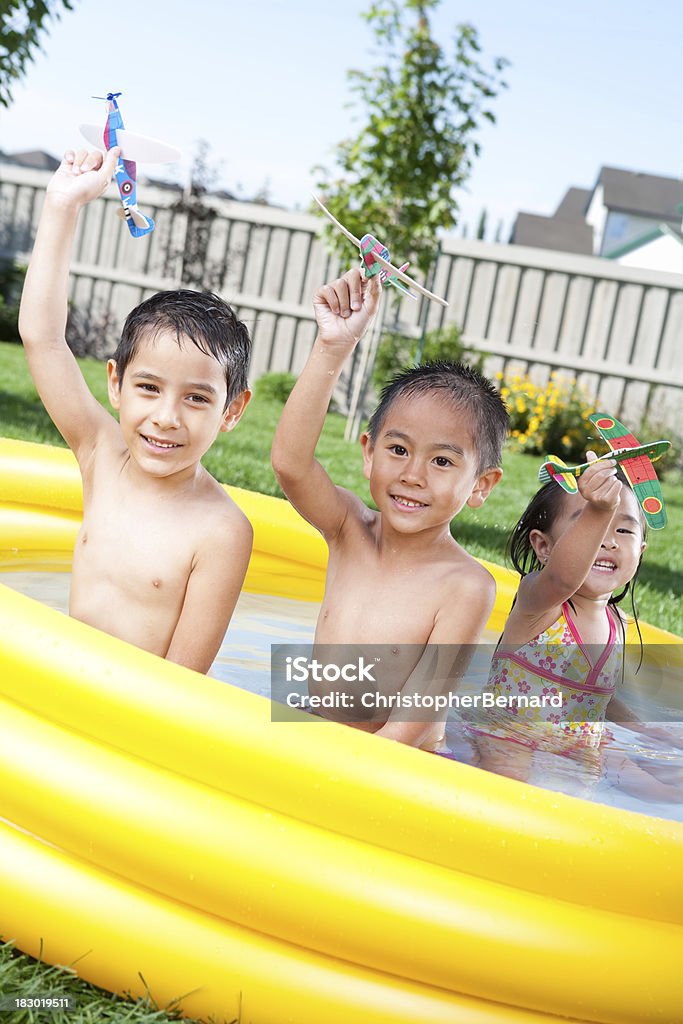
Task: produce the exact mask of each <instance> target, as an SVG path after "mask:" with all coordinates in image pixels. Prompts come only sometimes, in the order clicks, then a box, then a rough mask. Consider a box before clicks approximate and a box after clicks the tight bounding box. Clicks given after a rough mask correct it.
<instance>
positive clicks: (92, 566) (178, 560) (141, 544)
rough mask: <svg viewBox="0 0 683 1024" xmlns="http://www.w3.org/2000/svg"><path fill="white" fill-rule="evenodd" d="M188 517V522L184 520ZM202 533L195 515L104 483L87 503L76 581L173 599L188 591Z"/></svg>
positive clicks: (77, 551) (133, 594) (141, 596)
mask: <svg viewBox="0 0 683 1024" xmlns="http://www.w3.org/2000/svg"><path fill="white" fill-rule="evenodd" d="M185 518H186V521H184V519H185ZM195 550H196V538H195V537H194V531H193V526H192V520H191V517H189V516H187V517H184V516H183V515H182V514H181V513H180V512H179V509H178V508H177V507H176V506H174V505H172V504H166V503H164V502H163V501H158V502H148V501H147V502H144V501H140V500H139V498H136V497H135V496H133V495H130V494H127V493H126V491H125V489H121V488H117V487H111V488H106V487H102V488H98V490H97V493H96V494H95V495H93V496H92V497H91V499H90V500H89V501H88V502H87V503H86V509H85V514H84V519H83V525H82V526H81V529H80V531H79V534H78V538H77V540H76V545H75V549H74V582H75V583H77V582H79V581H81V580H83V581H85V580H87V581H88V583H89V584H95V583H97V584H98V585H99V586H100V587H101V586H102V585H108V586H110V587H113V588H114V589H115V590H117V591H119V592H122V593H128V594H129V595H130V596H131V597H134V598H135V599H136V600H140V599H143V600H144V599H145V597H147V598H148V599H151V600H154V599H155V596H156V598H157V599H161V600H162V601H166V600H171V601H172V602H174V603H175V601H176V600H177V595H178V591H179V590H182V592H184V590H185V586H186V584H187V579H188V576H189V573H190V571H191V568H192V559H193V555H194V551H195Z"/></svg>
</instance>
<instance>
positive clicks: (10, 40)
mask: <svg viewBox="0 0 683 1024" xmlns="http://www.w3.org/2000/svg"><path fill="white" fill-rule="evenodd" d="M61 7H65V8H66V10H67V11H71V10H73V0H4V2H3V3H2V5H1V10H2V23H1V28H2V33H1V35H0V106H3V107H9V105H10V103H11V102H12V87H13V86H14V85H15V83H16V82H17V81H19V79H20V78H22V77H23V76H24V75H25V74H26V68H27V66H28V64H29V63H30V61H32V60H33V58H34V56H35V51H36V50H37V49H39V48H40V36H41V34H42V33H44V32H47V25H48V23H49V21H50V19H52V18H58V17H59V14H60V8H61Z"/></svg>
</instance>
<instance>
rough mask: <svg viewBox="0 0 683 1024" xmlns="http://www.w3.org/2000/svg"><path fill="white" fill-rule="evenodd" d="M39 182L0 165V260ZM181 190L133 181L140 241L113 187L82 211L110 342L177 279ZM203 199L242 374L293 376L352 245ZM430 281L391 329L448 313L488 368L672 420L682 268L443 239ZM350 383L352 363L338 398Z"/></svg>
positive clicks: (32, 206)
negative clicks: (424, 298) (576, 385)
mask: <svg viewBox="0 0 683 1024" xmlns="http://www.w3.org/2000/svg"><path fill="white" fill-rule="evenodd" d="M48 178H49V175H48V174H47V173H45V172H42V171H33V170H29V169H24V168H19V167H15V166H12V165H9V164H0V257H4V258H16V259H19V260H27V259H28V256H29V254H30V249H31V245H32V240H33V237H34V233H35V227H36V223H37V218H38V215H39V211H40V206H41V203H42V192H43V189H44V187H45V184H46V181H47V180H48ZM112 191H113V190H112ZM178 198H179V194H178V192H174V191H170V190H167V189H161V188H157V187H151V186H144V185H142V186H141V187H140V189H139V202H140V206H141V208H142V209H143V210H144V211H145V212H148V213H151V215H152V216H153V217H154V218H155V220H156V222H157V227H156V230H155V231H154V232H153V233H152V234H151V235H150V236H148V237H147V238H144V239H133V238H131V237H130V235H129V233H128V231H126V230H125V228H124V227H123V225H122V224H121V221H120V220H119V219H118V218H117V217H116V216H115V215H114V213H115V210H116V207H117V200H116V199H115V197H114V196H113V194H112V195H111V196H109V197H108V198H106V199H105V200H103V201H100V202H98V203H95V204H93V205H92V206H89V207H88V208H87V209H86V210H85V211H84V213H83V215H82V217H81V221H80V224H79V229H78V234H77V238H76V242H75V247H74V255H73V265H72V283H71V300H72V303H73V304H74V306H76V307H78V309H79V310H80V311H81V313H82V315H83V319H84V322H85V324H86V325H90V328H91V329H92V330H93V331H97V330H101V331H104V332H105V333H108V334H109V335H110V337H109V338H108V343H109V345H110V347H113V344H114V343H115V336H116V334H117V333H118V331H119V330H120V326H121V323H122V321H123V319H124V317H125V315H126V313H127V312H128V311H129V310H130V309H131V308H132V307H133V306H134V305H136V304H137V303H138V302H140V301H141V300H142V299H143V298H144V297H146V296H147V295H149V294H151V293H152V292H154V291H157V290H159V289H161V288H173V287H178V285H179V284H180V283H181V282H180V271H179V268H180V255H179V254H180V253H181V252H182V250H183V246H184V241H185V233H186V231H187V223H186V217H185V215H184V214H182V213H179V212H178V210H176V209H174V206H175V204H177V200H178ZM208 202H209V204H210V205H211V207H212V208H213V209H214V210H215V212H216V216H215V218H214V220H213V221H212V223H211V228H210V236H209V239H208V246H207V250H206V260H207V265H208V266H209V267H210V270H211V272H212V274H213V276H214V279H215V281H216V282H217V290H219V291H220V292H221V293H222V294H223V295H224V296H225V298H226V299H227V300H228V301H229V302H230V303H231V304H232V305H233V306H234V307H235V308H236V309H237V311H238V313H239V315H240V316H241V318H242V319H243V320H245V321H246V322H247V324H248V326H249V328H250V331H251V334H252V337H253V343H254V346H253V360H252V366H251V377H252V379H256V378H257V377H258V376H260V375H261V374H262V373H264V372H266V371H269V370H289V371H292V372H293V373H298V372H299V371H300V370H301V367H302V366H303V363H304V360H305V358H306V356H307V354H308V352H309V350H310V347H311V344H312V342H313V338H314V334H315V327H314V322H313V317H312V310H311V303H310V299H311V295H312V293H313V292H314V290H315V288H316V287H317V286H318V285H319V284H321V283H322V282H323V281H325V280H328V279H330V278H331V277H332V276H337V275H338V274H339V273H341V272H342V270H343V269H344V267H345V266H349V265H351V264H352V262H353V259H354V255H353V249H352V247H349V254H348V261H344V266H343V267H342V266H341V265H340V261H339V259H338V258H337V257H334V256H330V255H329V254H328V253H327V252H326V249H325V247H324V245H323V243H322V241H321V240H320V239H319V237H318V234H317V232H319V229H320V226H321V221H320V219H319V218H317V217H313V216H311V215H309V214H303V213H291V212H288V211H284V210H280V209H276V208H274V207H269V206H260V205H255V204H250V203H240V202H234V201H227V200H222V199H219V198H216V197H210V199H209V200H208ZM387 241H390V240H389V239H388V240H387ZM396 255H397V256H400V254H396ZM432 287H433V290H434V291H436V292H437V293H438V294H440V295H444V296H445V297H446V298H447V299H448V301H449V303H450V305H449V308H448V309H446V310H444V309H442V308H441V307H438V306H436V305H435V304H430V305H429V308H425V307H423V305H422V302H420V303H413V302H411V300H408V299H404V300H402V301H401V303H400V305H399V306H398V307H397V309H396V310H395V311H392V314H391V317H390V318H389V319H390V326H391V328H392V329H397V330H399V331H401V332H403V333H405V334H412V335H417V334H418V333H419V332H420V330H421V327H422V326H423V325H424V324H426V326H427V328H428V329H432V328H434V327H442V326H447V325H449V324H453V323H455V324H457V325H458V326H459V327H460V328H461V329H462V331H463V337H464V341H465V343H466V344H467V346H468V347H469V348H471V349H474V350H477V351H482V352H485V353H487V362H486V368H487V371H488V372H491V373H493V372H495V371H498V370H511V369H512V368H515V369H521V370H524V371H528V372H529V373H530V374H531V376H532V377H533V378H534V379H536V380H537V382H538V383H542V382H543V381H544V379H545V378H546V377H547V376H548V374H549V373H550V372H551V371H553V370H560V371H564V372H566V374H567V376H570V377H573V378H576V379H577V380H578V381H579V382H580V383H581V384H582V385H584V386H585V388H586V389H587V391H588V392H589V394H590V395H591V397H594V398H595V399H596V400H597V401H598V402H599V404H600V405H602V406H603V407H604V408H606V409H609V410H611V411H613V412H614V413H616V414H617V415H619V414H620V413H621V412H622V411H623V410H624V409H627V408H628V409H629V410H633V411H635V412H636V418H639V417H640V416H641V415H643V414H645V413H649V414H650V415H651V416H652V417H653V418H655V419H657V418H660V419H662V420H664V419H667V418H668V419H669V420H670V419H671V417H672V416H680V413H679V410H678V406H679V404H680V402H681V400H682V399H683V390H682V389H683V366H682V364H683V346H682V344H681V342H682V335H683V278H681V276H679V275H677V274H663V273H658V272H653V271H646V270H637V269H634V268H627V267H621V266H618V265H616V264H614V263H611V262H610V261H608V260H604V259H597V258H594V257H585V256H575V255H571V254H567V253H559V252H551V251H548V250H543V249H530V248H525V247H521V246H507V245H492V244H488V243H485V242H478V241H467V240H464V239H461V238H452V237H448V238H446V239H445V240H444V241H443V243H442V246H441V251H440V254H439V258H438V261H437V265H436V268H435V270H434V274H433V278H432ZM353 386H354V380H353V372H352V373H350V374H349V375H348V376H347V377H346V379H345V382H344V391H343V393H342V396H341V398H342V403H343V401H344V397H346V398H348V397H349V396H350V395H351V393H352V390H353ZM630 418H631V421H632V422H633V419H634V416H633V413H632V414H631V417H630Z"/></svg>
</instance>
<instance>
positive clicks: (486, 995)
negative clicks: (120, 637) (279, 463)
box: [0, 441, 683, 1024]
mask: <svg viewBox="0 0 683 1024" xmlns="http://www.w3.org/2000/svg"><path fill="white" fill-rule="evenodd" d="M231 493H233V495H234V496H235V497H236V499H237V500H238V501H239V503H240V504H241V506H242V507H243V508H244V510H245V511H246V513H247V515H248V516H249V517H250V519H251V520H252V522H253V523H254V526H255V551H256V553H255V557H254V558H253V559H252V563H251V565H250V571H249V576H248V580H247V585H248V587H249V588H250V589H254V590H265V591H267V592H269V593H279V594H289V595H291V594H292V593H294V594H295V596H298V597H302V598H308V599H315V598H319V596H320V594H321V588H322V580H323V573H324V561H325V546H324V544H323V543H322V541H321V540H320V538H319V537H318V536H317V535H316V534H315V532H314V531H312V530H310V529H309V528H308V527H307V526H306V524H304V523H302V521H301V520H300V519H299V517H298V516H297V515H296V513H294V512H293V511H292V510H291V508H290V507H289V506H288V505H286V504H285V503H284V502H278V501H277V500H276V499H272V498H267V497H264V496H262V495H255V494H250V493H247V492H238V491H234V490H233V491H232V492H231ZM80 502H81V498H80V481H79V478H78V473H77V470H76V469H75V463H74V460H73V458H72V456H71V455H70V453H68V452H65V451H63V450H61V449H49V448H45V447H41V446H34V445H28V444H26V443H22V442H9V441H0V565H2V566H3V567H4V568H6V569H11V568H22V569H27V568H32V569H36V568H38V567H40V568H43V569H54V568H68V567H69V564H70V553H71V548H72V546H73V540H74V537H75V532H76V530H77V529H78V525H79V522H80V508H81V504H80ZM283 551H285V552H286V556H284V555H283V554H282V552H283ZM493 571H494V574H495V575H496V578H497V581H498V584H499V594H502V597H501V598H500V601H499V603H498V604H497V608H496V613H495V615H496V627H495V628H499V625H498V623H499V622H500V621H501V620H502V618H504V615H505V613H506V612H505V603H506V602H509V599H510V596H511V593H512V589H513V586H514V581H513V579H512V577H511V575H509V574H505V571H504V570H500V569H499V568H497V567H493ZM293 579H295V580H296V585H293V583H292V580H293ZM0 616H1V621H2V623H3V633H4V636H3V642H2V648H1V651H0V792H2V794H3V797H2V801H3V804H2V809H1V810H0V818H3V819H5V822H4V823H2V824H0V934H2V936H3V937H4V938H5V939H10V938H14V939H16V941H17V943H18V945H19V946H20V948H23V949H26V950H27V951H29V952H34V953H36V952H37V951H38V949H39V946H40V944H41V942H42V944H43V956H44V957H45V958H46V959H48V960H49V961H50V962H62V963H65V962H72V961H75V960H77V959H78V961H79V962H78V970H79V973H81V974H82V975H83V976H84V977H87V978H89V979H90V980H92V981H94V982H96V983H97V984H100V985H102V986H104V987H106V988H110V989H112V990H113V991H126V990H130V991H133V992H140V991H141V990H142V984H141V982H140V978H139V975H142V976H143V977H144V979H145V982H146V983H147V985H149V987H150V989H151V991H152V994H153V995H154V997H155V998H156V999H157V1001H158V1002H160V1003H164V1002H168V1001H169V1000H172V999H174V998H178V997H184V998H182V1005H183V1009H184V1011H185V1012H187V1013H191V1014H195V1015H199V1016H203V1017H205V1018H206V1017H209V1016H214V1017H216V1018H218V1019H223V1018H227V1019H231V1018H232V1017H237V1016H238V1015H239V1013H240V1012H241V1014H242V1019H243V1020H250V1021H253V1022H255V1024H266V1022H268V1024H270V1022H275V1021H278V1022H279V1021H285V1020H292V1021H295V1022H297V1024H308V1022H309V1021H310V1022H311V1024H312V1022H314V1021H315V1022H322V1021H325V1022H328V1021H329V1022H331V1024H335V1022H336V1021H340V1022H341V1021H348V1020H352V1019H354V1018H355V1019H358V1020H362V1021H364V1022H365V1021H368V1022H380V1021H381V1022H384V1021H387V1022H389V1021H392V1022H393V1021H404V1020H405V1021H408V1020H410V1021H432V1020H434V1021H463V1022H465V1021H467V1022H469V1021H474V1022H477V1021H482V1022H484V1021H541V1020H549V1019H552V1018H553V1017H557V1016H563V1017H565V1018H571V1019H573V1020H581V1021H584V1020H586V1021H588V1020H590V1021H610V1022H611V1021H614V1022H625V1021H646V1020H671V1021H673V1020H680V1019H681V1006H683V982H682V981H681V978H680V966H679V965H680V962H681V955H682V953H683V879H682V873H681V863H682V859H683V858H682V856H681V855H682V854H683V826H681V825H679V824H677V823H674V822H669V821H663V820H658V819H654V818H645V817H643V816H641V815H638V814H634V813H630V812H622V811H616V810H614V809H611V808H607V807H603V806H600V805H594V804H589V803H586V802H584V801H580V800H575V799H573V798H570V797H565V796H562V795H559V794H556V793H548V792H545V791H543V790H540V789H536V788H534V787H531V786H526V785H523V784H521V783H516V782H513V781H511V780H508V779H502V778H496V777H494V776H491V775H489V774H487V773H483V772H480V771H478V770H477V769H474V768H470V767H468V766H466V765H460V764H456V763H453V762H445V761H443V760H442V759H439V758H436V757H432V756H429V755H426V754H424V753H422V752H420V751H415V750H412V749H408V748H405V747H401V746H399V745H396V744H390V743H385V742H381V741H379V740H377V739H376V738H375V737H371V736H368V735H366V734H363V733H359V732H356V731H354V730H351V729H348V728H344V727H343V726H338V725H334V724H332V723H323V722H316V721H311V720H310V719H308V718H307V717H305V716H301V720H300V721H298V722H289V723H273V722H271V721H270V708H269V704H268V702H267V701H265V700H264V699H263V698H260V697H256V696H254V695H252V694H249V693H245V692H243V691H240V690H238V689H235V688H233V687H230V686H227V685H225V684H222V683H218V682H216V681H214V680H211V679H207V678H205V677H202V676H198V675H197V674H195V673H189V672H188V671H186V670H184V669H181V668H179V667H178V666H175V665H171V664H169V663H166V662H163V661H161V660H159V659H157V658H155V657H153V656H151V655H149V654H146V653H145V652H142V651H139V650H137V649H135V648H132V647H129V646H128V645H126V644H123V643H121V642H120V641H117V640H115V639H113V638H111V637H108V636H106V635H104V634H100V633H98V632H97V631H95V630H93V629H90V628H89V627H87V626H85V625H83V624H82V623H79V622H76V621H74V620H71V619H68V618H65V617H64V616H62V615H59V614H58V613H56V612H53V611H51V610H49V609H47V608H44V607H43V606H41V605H38V604H36V602H34V601H31V600H29V599H28V598H24V597H22V596H20V595H18V594H16V593H15V592H13V591H10V590H9V589H8V588H6V587H2V586H0ZM647 640H648V642H649V643H650V644H653V643H655V644H656V643H657V642H658V641H659V642H660V643H662V644H667V647H666V648H662V650H664V649H666V650H667V651H668V652H669V655H668V657H669V658H670V657H671V654H670V652H671V651H672V649H673V646H668V645H674V644H676V643H677V640H676V638H674V637H671V636H670V634H664V633H662V632H661V631H656V630H651V629H650V628H649V627H648V633H647ZM83 954H87V955H85V956H83ZM80 957H83V958H82V959H79V958H80ZM597 964H599V965H600V978H599V980H598V978H597V975H596V973H595V967H596V965H597ZM591 979H594V980H593V981H591ZM187 993H189V994H187Z"/></svg>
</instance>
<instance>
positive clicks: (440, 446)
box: [361, 393, 501, 533]
mask: <svg viewBox="0 0 683 1024" xmlns="http://www.w3.org/2000/svg"><path fill="white" fill-rule="evenodd" d="M361 444H362V446H363V462H364V472H365V476H366V477H367V479H368V480H369V482H370V492H371V494H372V497H373V499H374V501H375V504H376V505H377V507H378V509H379V510H380V512H381V513H382V514H383V516H385V517H386V518H387V520H388V522H389V523H390V524H391V526H393V527H394V528H395V529H396V530H398V531H399V532H401V533H420V532H422V531H424V530H429V529H434V528H436V529H442V528H443V527H444V526H445V527H448V525H449V524H450V522H451V520H452V519H453V517H454V516H456V515H457V514H458V512H459V511H460V510H461V509H462V507H463V505H465V504H469V505H471V506H473V507H477V506H479V505H481V504H482V503H483V502H484V500H485V499H486V497H487V495H488V493H489V491H490V490H491V488H492V487H493V486H494V484H495V483H497V481H498V479H499V478H500V476H501V471H500V470H499V469H493V470H487V471H485V472H484V473H483V474H482V473H480V471H479V453H478V451H477V450H476V448H475V444H474V439H473V437H472V431H471V425H470V422H469V417H467V415H466V414H465V413H464V411H463V410H462V409H461V408H458V407H457V406H454V405H453V404H452V403H450V402H448V401H447V400H444V399H443V398H442V397H439V396H437V395H434V394H429V393H427V394H424V395H420V396H413V397H410V398H399V399H397V400H396V401H395V402H394V403H393V404H392V405H391V406H390V407H389V409H388V411H387V415H386V418H385V420H384V422H383V423H382V425H381V428H380V430H379V433H378V436H377V439H376V441H375V443H374V445H373V443H372V442H371V440H370V438H369V436H368V435H367V434H364V435H363V437H362V438H361Z"/></svg>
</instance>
